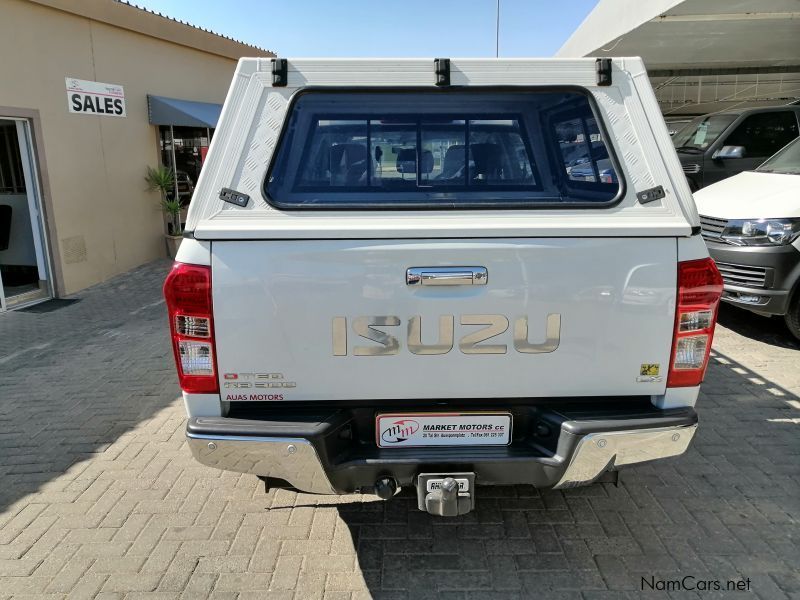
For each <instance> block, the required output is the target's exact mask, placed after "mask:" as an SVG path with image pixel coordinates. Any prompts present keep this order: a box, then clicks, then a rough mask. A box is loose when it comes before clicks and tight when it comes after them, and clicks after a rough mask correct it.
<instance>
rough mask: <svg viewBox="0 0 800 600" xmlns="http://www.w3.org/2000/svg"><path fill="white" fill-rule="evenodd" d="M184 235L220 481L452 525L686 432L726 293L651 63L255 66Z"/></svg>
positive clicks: (183, 270)
mask: <svg viewBox="0 0 800 600" xmlns="http://www.w3.org/2000/svg"><path fill="white" fill-rule="evenodd" d="M186 230H187V234H186V236H187V237H186V239H184V241H183V244H182V245H181V248H180V252H179V254H178V257H177V261H178V262H176V264H175V267H174V269H173V270H172V272H171V273H170V275H169V277H168V278H167V281H166V283H165V288H164V289H165V294H166V299H167V306H168V309H169V315H170V324H171V328H172V329H171V332H172V338H173V346H174V349H175V359H176V363H177V368H178V375H179V379H180V383H181V387H182V388H183V392H184V400H185V403H186V409H187V412H188V415H189V421H188V425H187V436H188V438H189V446H190V447H191V449H192V452H193V453H194V455H195V457H196V458H197V459H198V460H199V461H200V462H202V463H204V464H206V465H211V466H214V467H218V468H221V469H229V470H233V471H239V472H245V473H251V474H254V475H258V476H259V477H261V478H263V479H264V480H265V481H266V482H267V484H268V485H270V486H279V487H292V488H295V489H299V490H303V491H307V492H315V493H328V494H333V493H336V494H344V493H352V492H358V491H360V492H374V493H376V494H378V495H379V496H380V497H382V498H387V499H388V498H391V497H392V496H393V495H394V494H395V492H396V491H397V490H398V489H399V488H400V487H401V486H415V487H416V489H417V497H418V503H419V507H420V509H422V510H426V511H428V512H431V513H434V514H437V515H456V514H461V513H464V512H467V511H469V510H470V509H471V508H472V507H473V505H474V500H475V493H476V492H475V486H476V485H504V484H530V485H534V486H538V487H557V488H564V487H571V486H576V485H584V484H588V483H591V482H594V481H597V480H598V479H603V478H606V479H607V478H614V477H615V474H616V471H617V469H619V468H620V467H622V466H625V465H630V464H634V463H640V462H645V461H650V460H655V459H660V458H665V457H670V456H676V455H679V454H681V453H683V452H684V451H685V450H686V448H687V447H688V445H689V442H690V441H691V439H692V436H693V435H694V432H695V429H696V426H697V414H696V413H695V410H694V405H695V401H696V400H697V396H698V390H699V386H700V383H701V381H702V380H703V376H704V373H705V370H706V366H707V363H708V355H709V350H710V348H711V340H712V336H713V333H714V324H715V321H716V311H717V305H718V302H719V297H720V294H721V292H722V280H721V279H720V277H719V273H718V271H717V269H716V267H715V266H714V263H713V261H712V260H711V259H710V258H709V256H708V250H707V249H706V246H705V244H704V243H703V240H702V238H701V237H700V222H699V219H698V216H697V213H696V211H695V207H694V203H693V202H692V196H691V193H690V191H689V188H688V185H687V182H686V178H685V177H684V175H683V172H682V170H681V166H680V163H679V161H678V157H677V156H676V154H675V150H674V148H673V146H672V143H671V141H670V137H669V134H668V133H667V130H666V127H665V125H664V121H663V119H662V117H661V113H660V112H659V109H658V105H657V103H656V99H655V96H654V94H653V90H652V89H651V87H650V83H649V80H648V78H647V73H646V72H645V69H644V66H643V64H642V61H641V60H640V59H638V58H620V59H614V60H611V59H597V60H594V59H575V60H572V59H569V60H565V59H518V60H506V59H502V60H499V59H498V60H495V59H489V60H485V59H452V60H450V59H431V60H426V59H409V60H316V59H302V60H289V61H287V60H286V59H243V60H241V61H240V62H239V66H238V68H237V70H236V74H235V76H234V79H233V84H232V86H231V89H230V92H229V93H228V97H227V100H226V101H225V106H224V108H223V111H222V116H221V119H220V123H219V127H218V128H217V131H216V135H215V137H214V140H213V142H212V144H211V148H210V150H209V154H208V158H207V161H206V164H205V166H204V168H203V171H202V173H201V175H200V179H199V181H198V184H197V188H196V190H195V193H194V199H193V200H192V204H191V207H190V209H189V216H188V222H187V225H186Z"/></svg>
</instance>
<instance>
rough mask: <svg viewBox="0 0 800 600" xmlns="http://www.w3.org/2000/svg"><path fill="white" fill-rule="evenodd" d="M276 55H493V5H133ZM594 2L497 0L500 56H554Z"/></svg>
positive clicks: (358, 0)
mask: <svg viewBox="0 0 800 600" xmlns="http://www.w3.org/2000/svg"><path fill="white" fill-rule="evenodd" d="M132 1H133V2H134V3H135V4H138V5H140V6H143V7H145V8H148V9H150V10H154V11H156V12H160V13H162V14H165V15H167V16H170V17H174V18H176V19H181V20H183V21H188V22H189V23H192V24H193V25H197V26H199V27H205V28H207V29H212V30H214V31H216V32H217V33H222V34H224V35H228V36H230V37H233V38H236V39H239V40H242V41H243V42H247V43H250V44H254V45H256V46H260V47H262V48H266V49H268V50H273V51H275V52H277V53H278V54H279V55H280V56H286V57H301V56H315V57H316V56H319V57H329V56H375V57H386V56H403V57H416V56H459V57H481V56H494V52H495V8H496V0H461V1H457V0H435V1H431V0H394V1H387V0H382V1H381V0H372V1H371V2H369V1H366V0H327V1H325V0H261V1H259V0H227V1H221V0H132ZM596 4H597V0H560V1H553V0H528V1H525V0H500V56H506V57H511V56H552V55H553V54H554V53H555V52H556V51H557V50H558V49H559V48H560V47H561V45H562V44H563V43H564V42H565V41H566V39H567V38H568V37H569V36H570V34H571V33H572V32H573V31H574V30H575V28H576V27H577V26H578V25H579V24H580V23H581V21H583V19H584V18H585V17H586V15H588V14H589V12H591V10H592V9H593V8H594V6H595V5H596Z"/></svg>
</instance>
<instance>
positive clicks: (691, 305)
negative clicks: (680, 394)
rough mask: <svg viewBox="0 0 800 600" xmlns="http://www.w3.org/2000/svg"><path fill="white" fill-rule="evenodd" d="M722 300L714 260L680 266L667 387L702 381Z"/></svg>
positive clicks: (688, 384)
mask: <svg viewBox="0 0 800 600" xmlns="http://www.w3.org/2000/svg"><path fill="white" fill-rule="evenodd" d="M721 297H722V276H721V275H720V274H719V271H718V270H717V265H716V264H715V263H714V261H713V260H712V259H711V258H704V259H701V260H688V261H684V262H680V263H678V302H677V307H676V309H675V327H674V330H673V334H672V355H671V357H670V364H669V376H668V377H667V387H688V386H695V385H700V383H701V382H702V381H703V377H705V373H706V368H707V367H708V355H709V352H710V351H711V342H712V340H713V338H714V327H715V325H716V323H717V309H718V308H719V300H720V298H721ZM709 312H710V318H709Z"/></svg>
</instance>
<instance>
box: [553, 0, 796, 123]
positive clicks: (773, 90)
mask: <svg viewBox="0 0 800 600" xmlns="http://www.w3.org/2000/svg"><path fill="white" fill-rule="evenodd" d="M798 40H800V4H799V3H798V0H648V1H647V2H642V0H600V2H599V3H598V4H597V5H596V6H595V8H594V10H593V11H592V12H591V13H590V14H589V15H588V16H587V17H586V20H585V21H584V22H583V23H582V24H581V25H580V26H579V27H578V28H577V29H576V30H575V32H574V33H573V34H572V36H571V37H570V39H569V40H567V42H566V43H565V44H564V45H563V46H562V47H561V49H560V50H559V51H558V53H557V56H559V57H570V56H641V57H642V58H643V59H644V62H645V65H646V66H647V72H648V74H649V76H650V81H651V83H652V84H653V88H654V89H655V92H656V97H657V99H658V102H659V105H660V107H661V111H662V113H663V114H664V116H665V117H681V116H683V117H689V116H691V115H698V114H705V113H710V112H716V111H720V110H729V109H736V108H750V107H761V106H776V105H782V104H790V103H793V102H797V101H800V43H799V42H798Z"/></svg>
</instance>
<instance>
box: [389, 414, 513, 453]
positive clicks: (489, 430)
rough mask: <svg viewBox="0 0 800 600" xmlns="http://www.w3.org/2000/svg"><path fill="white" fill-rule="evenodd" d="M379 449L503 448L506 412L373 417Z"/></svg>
mask: <svg viewBox="0 0 800 600" xmlns="http://www.w3.org/2000/svg"><path fill="white" fill-rule="evenodd" d="M375 438H376V443H377V444H378V447H380V448H403V447H409V446H416V447H419V446H507V445H508V444H510V443H511V415H510V414H509V413H498V412H486V413H392V414H382V415H378V416H377V417H376V418H375Z"/></svg>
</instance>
